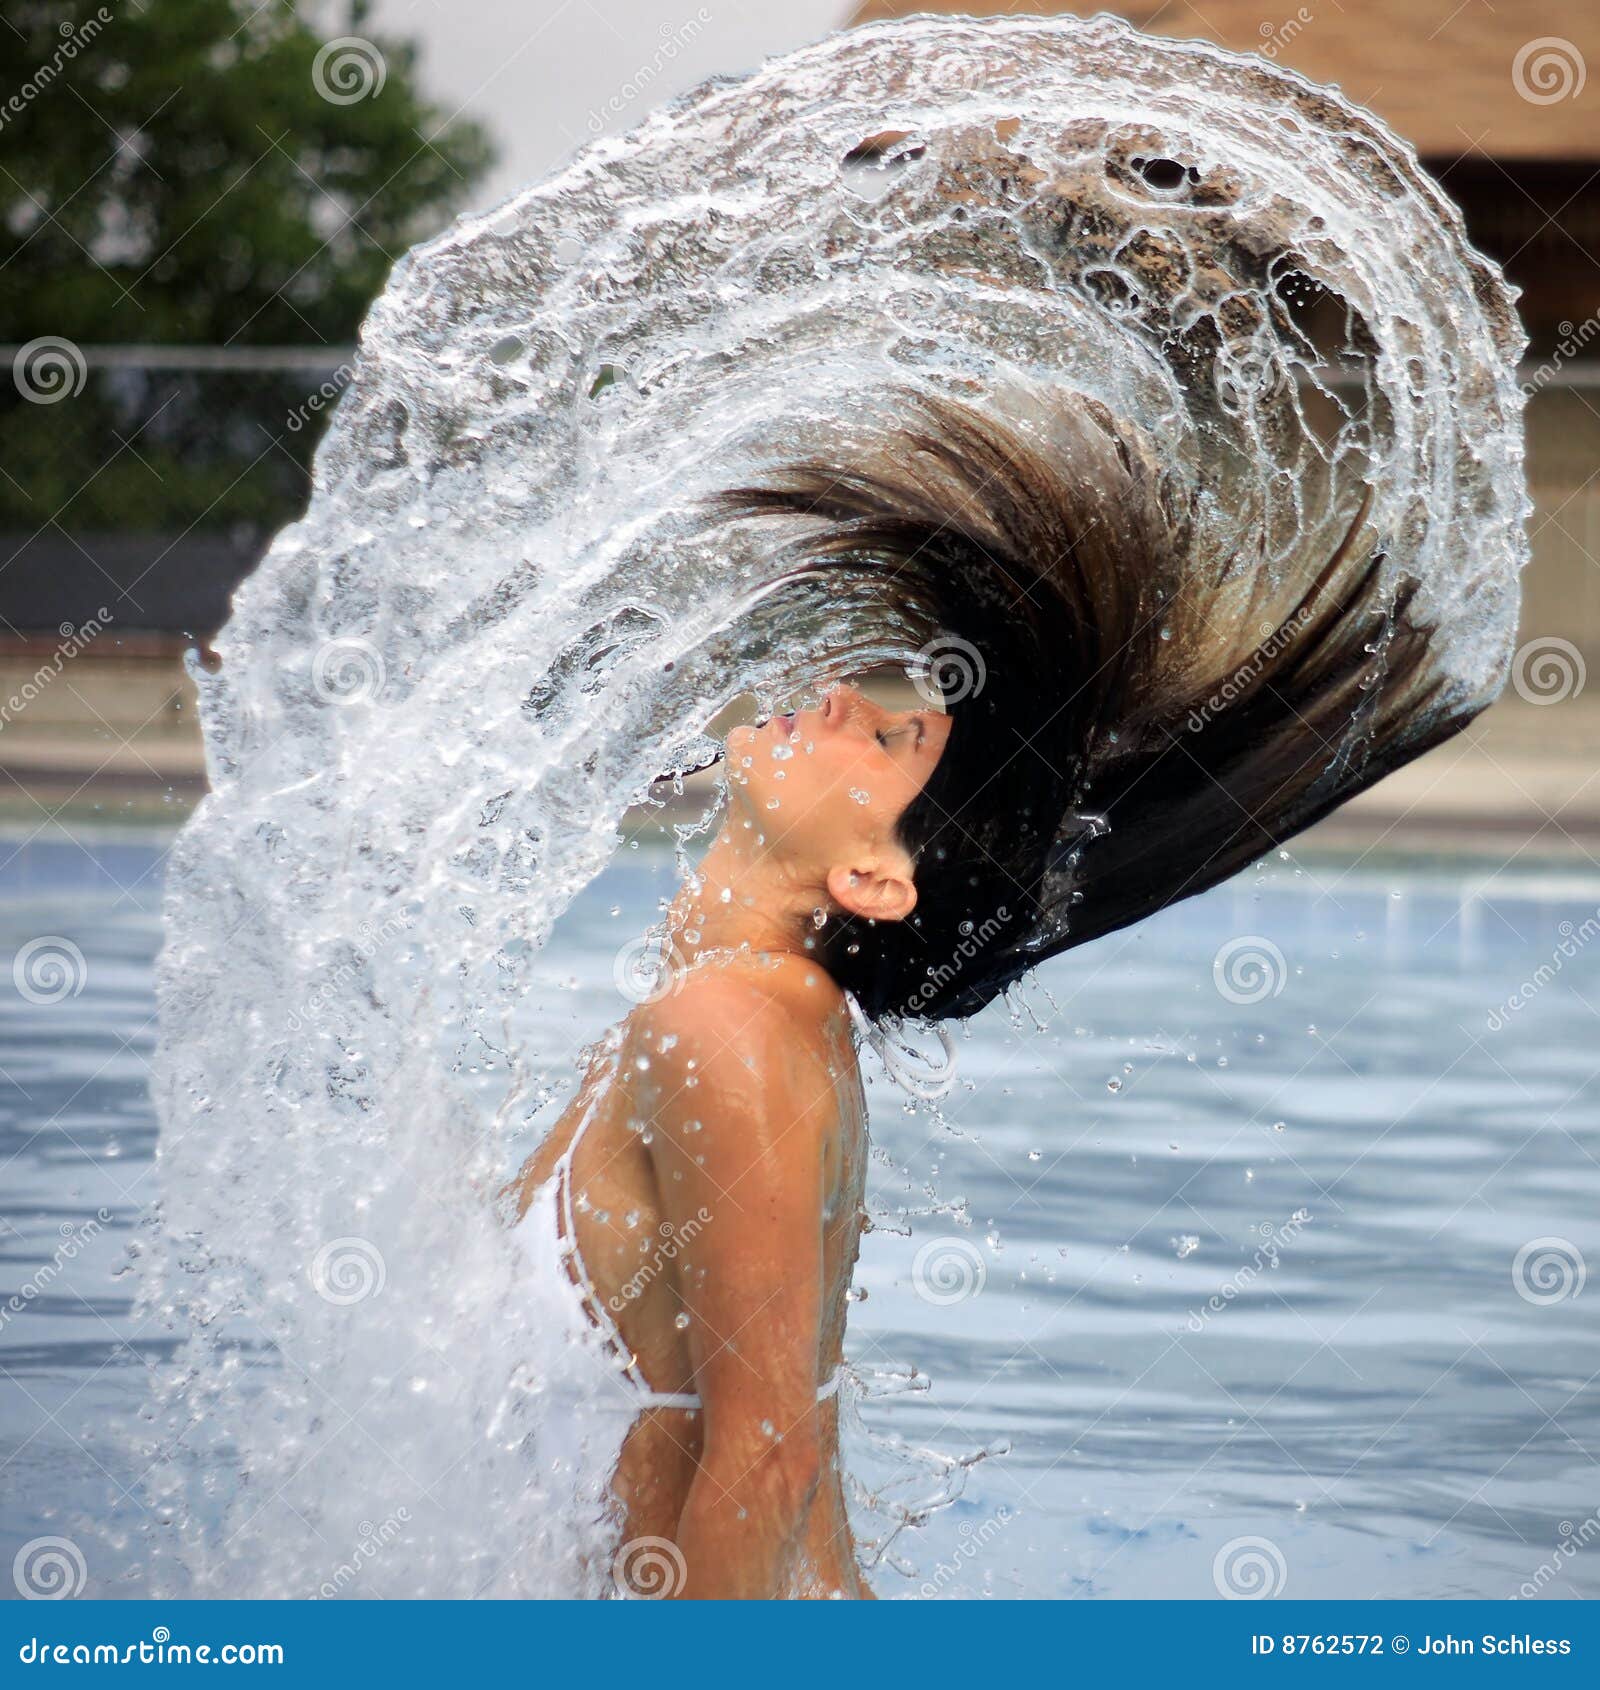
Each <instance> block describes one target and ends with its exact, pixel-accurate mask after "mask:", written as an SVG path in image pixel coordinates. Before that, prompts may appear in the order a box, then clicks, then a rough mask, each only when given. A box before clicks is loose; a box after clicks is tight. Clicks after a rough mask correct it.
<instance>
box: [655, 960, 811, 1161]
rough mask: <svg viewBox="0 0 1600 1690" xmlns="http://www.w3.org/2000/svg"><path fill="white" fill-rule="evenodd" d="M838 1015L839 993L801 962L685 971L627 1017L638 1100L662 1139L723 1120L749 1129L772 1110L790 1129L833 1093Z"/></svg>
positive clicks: (707, 1128)
mask: <svg viewBox="0 0 1600 1690" xmlns="http://www.w3.org/2000/svg"><path fill="white" fill-rule="evenodd" d="M842 1007H843V997H842V994H841V993H840V991H839V988H838V987H837V986H836V985H835V984H834V983H833V981H832V980H831V979H830V978H829V976H828V975H827V973H826V972H825V971H824V970H823V969H822V968H821V967H820V966H819V965H817V964H815V963H812V962H809V961H808V960H807V959H805V958H803V957H785V958H781V959H777V960H748V961H747V960H745V959H738V960H735V961H732V962H727V963H713V964H709V965H704V964H703V965H701V966H699V967H696V968H692V969H688V970H685V971H684V973H682V974H681V975H679V976H678V977H677V978H676V979H675V981H674V983H673V986H672V989H671V990H669V991H668V992H666V993H665V994H664V995H663V996H662V997H660V998H659V999H657V1000H656V1001H655V1002H653V1003H649V1004H645V1005H641V1006H640V1008H639V1009H637V1010H636V1011H634V1013H633V1015H632V1016H630V1017H629V1029H628V1045H629V1055H630V1057H631V1059H632V1060H631V1063H630V1066H631V1067H632V1069H633V1072H634V1075H635V1076H636V1082H642V1083H639V1084H638V1089H639V1092H640V1100H641V1102H644V1103H646V1104H647V1106H648V1107H649V1109H650V1113H651V1114H652V1116H654V1118H655V1119H656V1120H657V1122H658V1124H659V1125H660V1126H661V1127H662V1128H663V1129H664V1130H666V1131H667V1132H669V1133H671V1132H672V1130H673V1123H674V1121H675V1120H677V1121H688V1120H692V1121H694V1122H695V1123H696V1126H695V1130H696V1131H697V1132H702V1133H703V1132H706V1131H710V1130H713V1129H714V1126H715V1123H716V1121H720V1120H722V1119H736V1120H738V1121H740V1122H742V1123H743V1124H744V1126H745V1128H746V1130H748V1129H749V1128H750V1127H751V1126H752V1125H753V1124H754V1123H755V1122H756V1121H757V1120H759V1119H760V1118H762V1117H764V1116H768V1115H771V1114H773V1113H775V1112H776V1113H777V1114H780V1115H781V1116H782V1117H783V1118H784V1120H785V1121H787V1122H790V1123H793V1122H794V1121H795V1120H796V1118H797V1117H803V1116H805V1115H807V1114H810V1113H811V1112H813V1111H815V1110H820V1109H822V1108H823V1106H824V1105H825V1104H826V1102H827V1101H828V1099H829V1097H830V1095H831V1082H830V1079H829V1075H828V1069H827V1062H826V1053H827V1036H826V1030H825V1029H826V1024H827V1021H828V1018H829V1016H830V1015H833V1014H837V1013H841V1012H842ZM641 1064H643V1066H641ZM703 1142H704V1140H702V1143H703Z"/></svg>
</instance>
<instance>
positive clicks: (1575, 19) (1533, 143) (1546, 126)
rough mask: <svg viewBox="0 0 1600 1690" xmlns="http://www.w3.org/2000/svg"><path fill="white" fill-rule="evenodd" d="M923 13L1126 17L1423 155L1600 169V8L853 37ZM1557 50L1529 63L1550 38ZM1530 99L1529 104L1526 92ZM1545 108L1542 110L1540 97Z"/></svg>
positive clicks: (1183, 5)
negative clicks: (1008, 19) (1266, 64)
mask: <svg viewBox="0 0 1600 1690" xmlns="http://www.w3.org/2000/svg"><path fill="white" fill-rule="evenodd" d="M911 12H946V13H966V14H968V15H969V16H977V17H986V16H992V15H1007V16H1009V15H1022V14H1025V13H1032V14H1035V15H1037V14H1039V13H1046V14H1055V13H1060V12H1076V13H1078V14H1080V15H1082V16H1089V15H1091V14H1093V13H1095V12H1116V13H1118V14H1119V15H1120V16H1122V17H1125V18H1127V19H1128V20H1129V22H1131V23H1134V24H1136V25H1138V26H1139V27H1140V28H1141V29H1145V30H1148V31H1149V32H1151V33H1152V34H1157V35H1174V36H1186V37H1201V38H1203V39H1206V40H1210V41H1217V42H1221V43H1222V44H1223V45H1224V46H1227V47H1232V48H1235V49H1237V50H1240V51H1245V52H1256V51H1260V50H1261V49H1262V48H1264V47H1265V48H1268V49H1269V53H1268V56H1269V57H1271V58H1274V59H1276V60H1277V61H1278V62H1279V63H1280V64H1285V65H1290V66H1292V67H1293V68H1294V69H1295V70H1298V71H1301V72H1302V73H1303V74H1304V75H1306V76H1309V77H1311V78H1312V79H1313V80H1314V81H1317V82H1333V83H1337V84H1338V85H1339V87H1340V88H1341V89H1342V90H1343V91H1344V93H1345V94H1346V95H1347V96H1348V97H1349V98H1350V99H1352V100H1356V101H1359V102H1360V103H1361V104H1362V105H1365V106H1370V107H1371V108H1372V110H1373V111H1375V112H1377V113H1378V115H1379V116H1380V117H1382V118H1383V119H1385V121H1386V122H1388V123H1389V125H1390V126H1391V127H1392V128H1394V129H1395V130H1397V131H1398V132H1399V133H1400V134H1401V135H1403V136H1405V137H1406V139H1407V140H1409V141H1411V142H1413V143H1414V144H1415V146H1416V148H1417V151H1418V152H1420V153H1422V154H1424V155H1426V156H1428V157H1434V158H1440V157H1455V156H1456V155H1458V154H1462V153H1469V152H1471V151H1473V150H1474V149H1475V148H1476V149H1478V150H1481V151H1482V152H1484V153H1487V154H1489V155H1491V156H1492V157H1495V158H1507V159H1509V158H1523V159H1530V158H1543V159H1572V160H1582V159H1594V160H1595V161H1597V162H1600V5H1597V4H1596V3H1595V0H1510V3H1507V0H1499V3H1498V4H1497V5H1495V6H1494V7H1493V8H1492V9H1491V7H1490V5H1489V0H1311V3H1310V4H1308V5H1303V6H1301V5H1289V4H1288V3H1287V0H1144V3H1142V4H1140V3H1134V4H1122V5H1110V4H1097V3H1093V0H1091V3H1089V4H1079V5H1070V4H1061V3H1059V0H1037V3H1036V4H1034V5H1032V6H1027V7H1023V6H1019V5H1004V4H998V3H996V0H862V4H860V5H859V6H858V7H857V10H856V13H855V15H854V17H853V18H852V19H851V22H852V23H865V22H867V21H868V20H870V19H875V18H889V17H901V16H904V15H906V14H907V13H911ZM1545 37H1553V38H1554V40H1553V41H1551V42H1547V43H1545V44H1544V45H1542V46H1541V47H1540V48H1539V49H1538V50H1537V51H1530V52H1529V53H1527V54H1525V55H1524V56H1523V68H1522V71H1521V72H1520V74H1519V73H1518V72H1517V70H1516V68H1515V67H1516V65H1517V61H1518V55H1519V54H1520V53H1522V51H1523V49H1524V48H1525V47H1529V45H1530V43H1534V42H1539V41H1541V39H1542V38H1545ZM1523 90H1526V92H1524V91H1523ZM1529 95H1532V96H1535V97H1534V98H1529V97H1528V96H1529Z"/></svg>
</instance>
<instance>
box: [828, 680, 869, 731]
mask: <svg viewBox="0 0 1600 1690" xmlns="http://www.w3.org/2000/svg"><path fill="white" fill-rule="evenodd" d="M861 702H862V697H861V694H860V692H859V691H857V689H856V688H855V687H853V686H851V685H850V684H849V682H848V681H841V682H840V683H839V684H838V686H836V687H833V688H831V689H830V690H829V692H828V696H827V697H826V698H824V699H823V701H822V719H823V720H824V721H825V722H830V723H841V722H845V721H848V720H849V719H850V717H851V716H853V715H854V714H855V713H856V711H857V709H858V708H859V707H860V705H861Z"/></svg>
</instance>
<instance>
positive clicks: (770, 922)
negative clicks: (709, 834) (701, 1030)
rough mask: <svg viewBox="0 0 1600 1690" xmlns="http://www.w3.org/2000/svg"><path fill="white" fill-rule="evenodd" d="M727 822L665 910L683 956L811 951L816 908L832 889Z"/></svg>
mask: <svg viewBox="0 0 1600 1690" xmlns="http://www.w3.org/2000/svg"><path fill="white" fill-rule="evenodd" d="M744 834H745V830H742V829H740V828H739V826H738V824H737V822H730V823H729V825H728V826H726V827H724V828H723V830H722V832H721V833H719V834H718V835H717V837H716V839H715V840H714V841H713V842H712V844H711V847H710V849H709V850H707V852H706V854H705V856H704V857H703V858H702V859H701V861H700V866H699V868H698V869H697V870H696V871H695V872H694V873H693V874H692V875H690V877H689V878H688V880H686V881H685V882H684V884H683V885H682V886H681V887H679V888H678V892H677V895H676V896H675V897H674V898H673V900H672V903H671V905H670V907H669V908H668V911H667V934H668V937H669V939H670V941H671V943H672V946H673V948H674V949H675V950H676V951H677V953H678V955H679V956H680V957H681V958H682V959H683V961H684V962H685V963H690V962H693V961H695V960H696V958H698V957H700V956H704V955H706V954H707V953H709V952H712V951H736V950H740V949H748V950H749V951H750V952H751V953H753V954H755V955H763V954H765V955H792V956H799V957H809V956H812V955H814V952H815V946H814V944H813V945H808V944H807V940H808V939H814V937H815V934H816V932H817V924H816V919H815V911H816V910H817V909H818V908H819V907H821V906H822V905H824V904H825V903H826V900H827V894H826V892H825V891H823V890H822V888H821V887H820V885H817V884H813V883H811V882H810V881H809V880H807V879H806V878H805V877H804V876H802V875H801V874H800V873H799V871H797V870H796V869H794V868H793V867H791V866H788V865H785V864H783V863H782V862H779V861H777V860H776V859H774V858H773V857H772V856H770V855H769V854H768V853H766V852H764V851H763V850H762V849H761V847H760V846H759V845H758V844H756V843H755V841H754V839H753V838H747V837H745V836H744Z"/></svg>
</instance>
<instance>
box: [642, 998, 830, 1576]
mask: <svg viewBox="0 0 1600 1690" xmlns="http://www.w3.org/2000/svg"><path fill="white" fill-rule="evenodd" d="M641 1020H642V1021H643V1023H644V1024H643V1025H642V1026H641V1028H640V1031H641V1032H642V1033H643V1034H644V1036H645V1039H646V1040H647V1041H648V1042H647V1043H646V1044H645V1045H644V1046H643V1047H642V1048H643V1049H646V1050H648V1051H649V1059H650V1063H651V1067H650V1069H649V1071H648V1072H649V1076H650V1079H651V1084H650V1085H649V1086H648V1087H641V1088H640V1091H641V1098H642V1099H643V1097H646V1096H647V1097H648V1099H649V1104H650V1116H651V1123H652V1126H653V1128H654V1131H653V1134H652V1143H651V1153H652V1157H653V1159H654V1162H655V1167H656V1174H657V1179H658V1182H659V1186H660V1191H661V1195H662V1200H663V1205H664V1208H665V1211H666V1215H667V1218H668V1219H669V1220H670V1222H671V1225H672V1228H673V1237H674V1239H675V1240H676V1241H677V1243H676V1245H675V1248H676V1261H677V1270H678V1282H679V1285H680V1287H681V1290H682V1297H683V1308H682V1312H681V1314H680V1316H679V1318H680V1319H682V1318H684V1317H685V1316H686V1317H687V1320H688V1325H687V1326H686V1328H685V1334H686V1336H687V1338H688V1341H689V1346H690V1353H691V1356H692V1359H693V1364H694V1370H695V1386H696V1389H697V1390H698V1392H699V1394H700V1398H701V1401H702V1403H703V1405H704V1408H703V1413H704V1416H705V1421H704V1427H703V1439H704V1442H703V1447H702V1451H701V1456H700V1463H699V1468H698V1470H697V1472H696V1474H695V1478H694V1480H693V1483H692V1485H691V1487H690V1491H689V1496H688V1499H687V1501H686V1503H685V1505H684V1509H683V1513H682V1516H681V1518H680V1520H679V1522H678V1531H677V1543H678V1547H679V1549H680V1550H681V1551H682V1553H683V1556H684V1559H685V1562H686V1565H687V1569H688V1577H687V1580H686V1582H685V1585H684V1588H683V1589H682V1591H681V1592H680V1593H679V1594H680V1595H682V1596H684V1597H699V1598H709V1597H771V1596H777V1595H779V1594H781V1593H782V1591H783V1589H784V1585H785V1582H786V1575H787V1573H788V1570H789V1568H790V1566H791V1563H792V1561H793V1557H794V1552H795V1548H796V1544H797V1540H798V1538H799V1536H800V1533H801V1531H802V1530H803V1527H804V1524H805V1520H806V1515H807V1513H808V1511H809V1508H810V1505H811V1500H812V1498H813V1496H814V1495H815V1492H816V1488H817V1484H818V1480H819V1477H820V1463H821V1460H822V1459H823V1451H822V1448H821V1442H820V1439H819V1436H818V1418H819V1417H818V1413H817V1402H816V1393H817V1355H818V1344H819V1323H820V1318H821V1307H822V1295H823V1287H822V1202H823V1178H824V1173H823V1170H824V1155H823V1152H824V1149H825V1146H826V1142H827V1135H828V1133H829V1131H830V1130H831V1128H832V1126H833V1124H834V1122H833V1114H834V1111H833V1109H832V1107H831V1103H832V1091H831V1087H830V1086H829V1085H828V1084H827V1082H826V1075H825V1072H824V1071H823V1070H822V1067H821V1064H820V1063H819V1062H818V1061H817V1060H816V1058H815V1056H814V1055H813V1054H812V1053H810V1052H808V1051H806V1050H805V1049H803V1048H801V1040H800V1038H799V1036H798V1035H797V1032H796V1024H795V1020H794V1017H793V1016H792V1015H791V1014H790V1013H789V1012H788V1011H787V1010H786V1009H784V1008H783V1007H782V1005H781V1004H779V1003H776V1002H774V1000H773V998H772V997H771V996H770V995H769V994H768V993H766V992H764V991H763V990H762V989H761V988H760V987H759V986H757V985H752V984H750V983H748V982H746V981H741V980H738V979H732V980H730V979H726V978H722V979H713V980H710V981H707V982H706V983H704V984H703V985H698V986H696V987H694V988H692V989H685V990H684V991H682V992H680V993H679V994H678V995H677V996H675V997H673V998H671V999H668V1000H665V1001H664V1002H663V1003H662V1004H659V1005H655V1006H653V1007H652V1011H651V1013H650V1014H649V1016H648V1018H647V1020H646V1019H645V1018H641ZM652 1034H653V1035H654V1037H653V1038H652ZM663 1034H665V1035H666V1037H665V1039H664V1040H663V1038H662V1037H661V1035H663ZM663 1042H664V1043H665V1044H666V1047H667V1048H666V1049H665V1050H664V1051H663V1050H662V1049H661V1045H662V1043H663ZM652 1044H653V1047H654V1048H653V1049H652V1048H651V1045H652Z"/></svg>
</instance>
